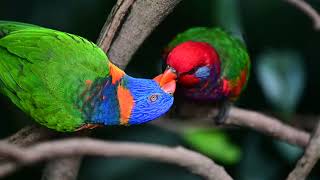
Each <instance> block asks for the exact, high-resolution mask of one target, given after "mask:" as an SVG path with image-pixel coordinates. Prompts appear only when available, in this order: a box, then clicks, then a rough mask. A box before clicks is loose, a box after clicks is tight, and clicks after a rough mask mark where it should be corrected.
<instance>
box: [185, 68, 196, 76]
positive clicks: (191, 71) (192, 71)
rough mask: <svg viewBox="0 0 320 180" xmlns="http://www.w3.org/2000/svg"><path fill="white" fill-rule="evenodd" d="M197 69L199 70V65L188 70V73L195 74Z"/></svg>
mask: <svg viewBox="0 0 320 180" xmlns="http://www.w3.org/2000/svg"><path fill="white" fill-rule="evenodd" d="M197 70H198V67H194V68H192V69H191V70H190V71H188V72H187V74H190V75H192V74H194V73H195V72H196V71H197Z"/></svg>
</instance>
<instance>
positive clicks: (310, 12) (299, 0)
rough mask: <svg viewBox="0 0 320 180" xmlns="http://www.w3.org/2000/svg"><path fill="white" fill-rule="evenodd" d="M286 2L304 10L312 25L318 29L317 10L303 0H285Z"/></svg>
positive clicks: (319, 27)
mask: <svg viewBox="0 0 320 180" xmlns="http://www.w3.org/2000/svg"><path fill="white" fill-rule="evenodd" d="M285 1H287V2H288V3H290V4H292V5H293V6H296V7H297V8H299V9H300V10H301V11H302V12H304V13H305V14H306V15H307V16H309V17H310V18H311V19H312V20H313V26H314V29H315V30H320V15H319V14H318V12H317V11H316V10H315V9H313V8H312V6H311V5H310V4H308V3H307V2H305V1H303V0H285Z"/></svg>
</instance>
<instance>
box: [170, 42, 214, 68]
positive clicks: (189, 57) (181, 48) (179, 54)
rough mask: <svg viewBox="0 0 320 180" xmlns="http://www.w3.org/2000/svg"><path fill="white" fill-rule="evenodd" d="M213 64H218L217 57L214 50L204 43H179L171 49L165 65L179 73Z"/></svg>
mask: <svg viewBox="0 0 320 180" xmlns="http://www.w3.org/2000/svg"><path fill="white" fill-rule="evenodd" d="M214 63H220V61H219V56H218V54H217V52H216V51H215V49H214V48H213V47H212V46H211V45H210V44H208V43H205V42H194V41H187V42H184V43H181V44H179V45H178V46H176V47H175V48H173V49H172V51H171V52H170V53H169V55H168V58H167V64H168V65H170V66H172V67H174V68H175V69H176V70H177V71H178V72H179V73H184V72H188V71H190V70H192V69H193V68H195V67H200V66H204V65H212V64H214Z"/></svg>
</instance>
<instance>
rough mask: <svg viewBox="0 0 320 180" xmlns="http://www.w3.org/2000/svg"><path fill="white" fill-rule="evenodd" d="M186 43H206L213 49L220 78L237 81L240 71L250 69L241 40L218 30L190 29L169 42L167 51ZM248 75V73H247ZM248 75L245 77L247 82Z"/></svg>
mask: <svg viewBox="0 0 320 180" xmlns="http://www.w3.org/2000/svg"><path fill="white" fill-rule="evenodd" d="M186 41H196V42H206V43H209V44H210V45H211V46H213V47H214V48H215V50H216V51H217V53H218V54H219V57H220V61H221V72H222V74H221V78H225V79H227V80H231V81H237V80H238V78H239V76H240V74H241V71H243V70H244V71H248V70H249V69H250V60H249V55H248V53H247V50H246V48H245V45H244V44H243V43H242V42H241V40H239V39H236V38H234V37H233V36H232V35H231V34H229V33H227V32H225V31H223V30H222V29H220V28H205V27H197V28H191V29H189V30H187V31H185V32H183V33H181V34H178V35H177V36H176V38H175V39H174V40H173V41H171V42H170V43H169V45H168V47H167V50H169V51H170V50H171V49H173V48H174V47H175V46H177V45H178V44H180V43H182V42H186ZM247 73H249V72H247ZM248 78H249V74H248V75H247V80H248Z"/></svg>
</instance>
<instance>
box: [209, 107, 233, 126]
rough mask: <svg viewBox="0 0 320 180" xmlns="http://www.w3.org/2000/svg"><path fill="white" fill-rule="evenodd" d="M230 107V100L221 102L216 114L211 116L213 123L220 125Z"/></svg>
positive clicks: (226, 116)
mask: <svg viewBox="0 0 320 180" xmlns="http://www.w3.org/2000/svg"><path fill="white" fill-rule="evenodd" d="M230 108H231V103H230V102H224V103H223V104H222V106H221V107H220V108H219V111H218V114H217V115H216V116H214V117H213V120H214V123H215V124H216V125H221V124H223V123H224V122H225V121H226V119H227V118H228V116H229V112H230Z"/></svg>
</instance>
